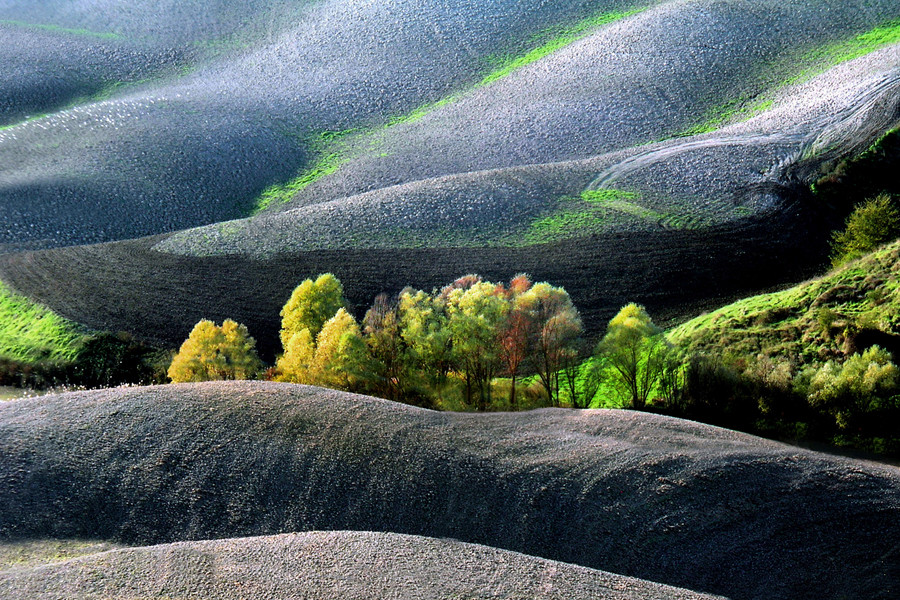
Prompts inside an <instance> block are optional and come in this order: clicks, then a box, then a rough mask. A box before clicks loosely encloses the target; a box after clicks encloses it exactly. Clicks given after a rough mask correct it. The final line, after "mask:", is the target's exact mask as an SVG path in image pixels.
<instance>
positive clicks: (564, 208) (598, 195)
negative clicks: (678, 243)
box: [518, 189, 680, 246]
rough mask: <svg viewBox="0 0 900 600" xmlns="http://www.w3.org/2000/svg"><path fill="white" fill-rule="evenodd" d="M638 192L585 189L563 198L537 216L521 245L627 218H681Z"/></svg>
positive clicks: (585, 231) (591, 230) (672, 220)
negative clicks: (644, 201) (658, 208)
mask: <svg viewBox="0 0 900 600" xmlns="http://www.w3.org/2000/svg"><path fill="white" fill-rule="evenodd" d="M640 199H641V195H640V194H639V193H637V192H633V191H628V190H618V189H602V190H585V191H584V192H582V193H581V195H580V196H579V197H578V198H571V197H565V198H562V199H560V201H559V203H558V204H557V206H556V209H555V210H554V211H552V212H550V213H549V214H546V215H543V216H541V217H538V218H537V219H534V220H533V221H532V222H531V224H530V225H529V227H528V229H527V231H526V232H525V235H524V236H523V238H522V241H523V243H522V244H518V245H526V246H527V245H532V244H544V243H548V242H556V241H560V240H563V239H567V238H573V237H578V236H584V235H589V234H592V233H597V232H599V231H600V230H601V229H603V228H604V227H607V226H609V225H610V224H613V223H616V222H617V221H620V220H621V219H622V215H624V216H625V218H629V217H632V218H636V219H638V220H641V221H651V222H657V223H661V222H663V221H665V222H667V223H678V222H680V221H679V220H678V219H677V218H676V217H674V216H673V215H667V214H663V213H660V212H657V211H655V210H652V209H649V208H646V207H644V206H642V205H640V204H638V203H637V201H638V200H640Z"/></svg>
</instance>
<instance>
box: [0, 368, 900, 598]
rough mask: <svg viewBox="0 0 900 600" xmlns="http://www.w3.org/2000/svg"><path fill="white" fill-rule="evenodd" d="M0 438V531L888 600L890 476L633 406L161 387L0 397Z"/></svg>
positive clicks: (896, 480)
mask: <svg viewBox="0 0 900 600" xmlns="http://www.w3.org/2000/svg"><path fill="white" fill-rule="evenodd" d="M0 451H2V455H3V456H4V457H5V458H4V460H3V461H2V463H0V468H2V472H0V481H3V482H4V485H3V486H2V488H0V495H2V496H0V497H2V502H0V533H2V535H3V536H4V537H6V538H7V539H10V538H11V539H15V538H32V539H41V538H63V539H66V538H73V537H75V538H87V539H105V540H117V541H120V542H126V543H155V542H171V541H178V540H194V539H204V538H211V537H234V536H244V535H264V534H273V533H279V532H285V531H303V530H323V529H326V530H327V529H352V530H362V531H365V530H375V531H389V532H395V533H408V534H413V535H425V536H431V537H451V538H455V539H459V540H462V541H466V542H473V543H482V544H487V545H491V546H495V547H499V548H504V549H509V550H514V551H518V552H524V553H527V554H531V555H536V556H542V557H545V558H548V559H552V560H561V561H563V562H570V563H575V564H580V565H583V566H587V567H591V568H598V569H603V570H608V571H611V572H615V573H619V574H624V575H629V576H633V577H639V578H642V579H648V580H651V581H658V582H661V583H666V584H669V585H676V586H679V587H686V588H689V589H694V590H703V591H708V592H713V593H719V594H724V595H726V596H729V597H733V598H841V597H853V596H859V595H864V596H866V597H872V598H890V597H893V596H894V595H895V594H896V591H897V590H896V584H897V582H898V581H900V573H898V571H897V563H896V561H893V560H892V559H891V552H892V551H893V547H894V540H895V538H896V535H897V533H898V532H896V531H894V528H896V527H897V524H898V523H900V519H898V518H897V516H898V511H900V476H898V474H897V470H896V468H891V467H881V466H876V465H874V464H867V463H862V462H856V461H851V460H847V459H841V458H835V457H828V456H825V455H821V454H815V453H811V452H807V451H803V450H798V449H796V448H792V447H789V446H784V445H781V444H777V443H774V442H767V441H764V440H761V439H758V438H754V437H751V436H747V435H743V434H738V433H733V432H729V431H727V430H723V429H717V428H714V427H709V426H705V425H699V424H696V423H691V422H688V421H680V420H677V419H671V418H665V417H660V416H654V415H650V414H646V413H635V412H627V411H589V412H579V411H565V410H558V409H556V410H542V411H536V412H530V413H517V414H516V413H513V414H489V415H473V414H452V413H436V412H430V411H426V410H422V409H417V408H413V407H410V406H406V405H400V404H394V403H390V402H387V401H380V400H375V399H371V398H366V397H363V396H353V395H349V394H344V393H340V392H334V391H327V390H321V389H316V388H310V387H303V386H292V385H287V384H265V383H234V382H232V383H219V384H199V385H179V386H164V387H154V388H134V389H117V390H108V391H94V392H83V393H74V394H65V395H61V396H55V397H44V398H40V399H34V400H19V401H14V402H10V403H7V404H4V405H2V407H0ZM261 508H262V510H261ZM823 557H827V558H823Z"/></svg>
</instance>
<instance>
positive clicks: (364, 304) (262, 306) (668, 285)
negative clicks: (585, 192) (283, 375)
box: [0, 202, 829, 360]
mask: <svg viewBox="0 0 900 600" xmlns="http://www.w3.org/2000/svg"><path fill="white" fill-rule="evenodd" d="M799 206H800V203H799V202H788V203H787V204H786V207H785V208H784V209H782V210H781V211H780V212H777V213H772V214H770V215H768V216H767V217H766V218H765V219H758V220H747V221H744V222H739V223H736V224H731V225H728V226H721V227H714V228H710V229H703V230H694V231H677V230H660V231H658V232H650V233H627V234H609V235H597V236H593V237H590V238H585V239H579V240H573V241H566V242H561V243H557V244H552V245H544V246H532V247H526V248H460V249H454V248H423V249H406V250H330V251H326V250H322V251H313V252H306V253H298V254H289V255H276V256H275V257H273V258H271V259H268V260H257V259H250V258H246V257H243V256H237V255H235V256H225V257H208V258H198V257H186V256H176V255H171V254H163V253H159V252H155V251H152V250H150V248H151V247H152V246H153V245H154V244H155V243H156V242H158V241H159V239H160V238H158V237H154V238H145V239H140V240H134V241H126V242H116V243H111V244H102V245H95V246H83V247H72V248H61V249H53V250H45V251H40V252H26V253H21V254H15V255H5V256H0V279H2V280H3V281H4V282H6V283H7V284H9V285H10V286H11V287H13V288H14V289H15V290H17V291H18V292H20V293H22V294H25V295H27V296H29V297H30V298H33V299H35V300H37V301H40V302H43V303H45V304H46V305H48V306H49V307H51V308H52V309H53V310H55V311H57V312H59V313H60V314H61V315H63V316H65V317H68V318H70V319H72V320H74V321H77V322H79V323H83V324H85V325H88V326H90V327H93V328H96V329H101V330H110V331H118V330H126V331H129V332H132V333H134V334H135V335H137V336H139V337H141V338H144V339H146V340H149V341H152V342H156V343H162V344H165V345H168V346H173V347H174V346H177V345H179V344H180V343H181V342H182V341H183V340H184V339H185V338H186V337H187V334H188V333H189V332H190V330H191V328H192V327H193V326H194V324H196V323H197V321H199V320H200V319H202V318H207V319H213V320H215V321H222V320H223V319H225V318H231V319H235V320H237V321H239V322H242V323H244V324H246V325H247V326H248V327H249V329H250V333H251V335H253V336H255V337H256V339H257V342H258V347H259V348H260V350H261V352H262V355H263V356H264V358H266V359H269V360H271V359H272V358H273V357H274V354H275V353H276V352H278V351H280V350H281V349H280V347H279V345H278V335H277V332H278V329H279V327H280V317H279V312H280V310H281V307H282V306H283V304H284V303H285V302H286V301H287V299H288V297H289V296H290V293H291V290H292V289H293V288H294V287H295V286H296V285H297V284H299V283H300V282H301V281H302V280H303V279H305V278H307V277H314V276H315V275H317V274H319V273H324V272H331V273H334V274H335V275H337V277H338V278H339V279H340V280H341V281H342V282H343V284H344V289H345V293H346V296H347V298H348V299H349V301H350V302H351V303H352V304H353V305H354V308H355V313H356V315H357V316H358V317H361V316H362V315H363V313H364V312H365V310H366V309H367V308H368V306H369V305H370V304H371V302H372V301H373V299H374V297H375V296H376V295H377V294H379V293H381V292H389V293H396V292H399V291H400V289H401V288H402V287H404V286H405V285H411V286H413V287H416V288H419V289H425V290H430V289H431V288H432V287H436V286H443V285H445V284H447V283H449V282H450V281H453V280H454V279H456V278H457V277H459V276H461V275H464V274H466V273H478V274H480V275H482V276H483V277H485V278H486V279H488V280H492V281H506V280H509V279H510V278H511V277H512V276H513V275H515V274H516V273H520V272H527V273H529V274H530V275H531V276H532V278H533V279H534V280H535V281H549V282H550V283H553V284H554V285H561V286H563V287H565V289H566V290H567V291H568V292H569V294H570V295H571V296H572V298H573V300H574V302H575V305H576V306H577V307H578V308H579V310H580V311H581V313H582V317H583V318H584V321H585V325H586V329H587V333H588V335H589V336H591V337H596V336H597V335H598V334H599V333H600V332H601V331H602V330H603V328H604V327H605V325H606V322H607V320H608V319H609V318H610V317H611V316H612V315H613V314H615V312H616V311H618V310H619V308H621V307H622V306H623V305H624V304H626V303H628V302H639V303H643V304H644V305H645V306H646V307H647V309H648V310H649V311H650V314H651V315H652V316H653V317H654V318H655V319H656V320H657V321H658V322H661V323H669V322H673V321H675V320H678V319H680V318H684V317H687V316H691V315H693V314H695V313H696V312H698V311H700V310H702V309H708V308H712V307H714V306H716V305H720V304H722V303H724V302H726V301H730V300H734V299H737V298H739V297H743V296H746V295H748V294H751V293H754V292H756V291H759V290H762V289H767V288H771V287H773V286H779V285H785V284H788V283H792V282H796V281H797V280H798V279H802V278H804V277H808V276H810V275H812V274H813V273H814V272H815V271H816V270H817V269H818V268H820V267H821V265H822V263H823V262H824V261H825V260H826V253H827V248H826V247H825V246H826V242H825V240H826V239H827V234H826V232H827V231H828V228H829V224H823V223H821V222H817V221H816V220H813V218H812V217H810V216H808V215H807V214H806V212H804V211H802V210H801V209H800V208H799Z"/></svg>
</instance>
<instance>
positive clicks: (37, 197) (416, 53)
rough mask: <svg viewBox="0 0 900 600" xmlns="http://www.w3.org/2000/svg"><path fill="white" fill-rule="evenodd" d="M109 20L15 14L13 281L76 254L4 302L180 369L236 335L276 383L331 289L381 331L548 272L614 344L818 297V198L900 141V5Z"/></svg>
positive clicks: (588, 6)
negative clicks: (280, 366)
mask: <svg viewBox="0 0 900 600" xmlns="http://www.w3.org/2000/svg"><path fill="white" fill-rule="evenodd" d="M108 8H109V10H108V11H106V12H104V13H103V14H104V15H105V16H103V17H97V16H96V14H94V11H92V10H89V9H87V8H85V7H84V6H82V5H78V4H76V5H72V4H68V3H58V2H57V3H44V4H41V5H39V6H31V5H28V6H26V5H24V4H22V3H4V4H2V5H0V28H2V29H3V31H4V32H9V34H10V37H9V38H8V39H11V40H14V43H10V44H7V45H5V47H4V49H2V50H0V52H5V53H7V55H8V56H9V64H10V65H12V67H11V69H10V75H9V77H11V78H13V79H10V80H9V81H11V82H12V81H16V82H19V83H16V84H13V83H9V85H4V86H2V89H4V90H6V92H4V93H7V95H8V98H7V99H5V100H3V107H2V109H3V110H5V112H2V113H0V114H2V115H6V116H5V117H2V118H3V119H5V121H4V122H5V123H8V125H7V126H6V127H5V128H4V129H3V130H0V165H3V166H2V171H0V203H2V204H3V206H4V207H5V209H6V215H7V219H6V223H7V226H6V227H5V228H4V229H3V230H0V251H6V252H11V251H14V250H22V249H37V248H50V250H47V251H44V252H39V253H36V254H30V253H23V254H17V255H4V256H0V279H2V281H3V282H4V284H5V285H6V286H8V287H9V288H10V289H11V290H13V291H15V292H18V293H20V294H23V295H24V296H27V297H30V298H32V299H33V300H36V301H39V302H42V303H44V304H46V305H47V306H48V307H49V308H51V309H53V310H54V311H56V312H57V313H58V314H60V315H61V316H63V317H66V318H68V319H70V320H73V321H75V322H77V323H79V324H81V325H84V326H87V327H89V328H95V329H108V330H114V331H115V330H125V331H130V332H132V333H134V334H136V335H138V336H140V337H142V338H144V339H149V340H151V341H155V342H159V343H163V344H165V345H175V344H177V343H179V342H180V341H181V340H182V339H183V338H184V336H185V335H186V332H187V331H188V330H189V329H190V327H191V326H192V325H193V324H194V323H196V322H197V321H198V320H200V319H201V318H215V319H218V320H221V319H223V318H226V317H228V318H235V319H238V320H239V321H242V322H245V323H247V324H248V325H249V326H250V329H251V333H252V334H253V335H255V336H256V337H257V338H258V339H259V341H260V346H261V347H262V348H263V349H264V351H265V352H266V353H267V354H268V355H269V356H271V354H272V353H274V352H275V351H276V350H277V348H276V345H275V338H274V335H273V334H274V331H275V329H277V327H278V317H277V309H278V308H280V306H281V305H282V303H283V302H284V301H285V300H286V298H287V295H288V294H289V292H290V290H291V289H292V288H293V286H295V285H296V284H297V282H298V281H300V280H302V279H304V278H306V277H309V276H314V275H316V274H317V273H320V272H325V271H331V272H334V273H336V274H337V275H338V276H339V277H340V278H341V279H342V281H344V284H345V288H346V290H347V294H348V297H349V298H350V300H351V301H352V302H353V303H354V304H356V305H357V306H358V307H360V308H361V307H364V306H367V305H368V304H369V303H370V302H371V300H372V298H373V297H374V296H375V295H376V294H378V293H380V292H396V291H398V290H399V289H400V288H402V287H403V286H405V285H412V286H415V287H418V288H426V289H427V288H429V287H431V286H433V285H442V284H443V283H445V282H446V281H449V280H452V279H454V278H456V277H458V276H460V275H462V274H464V273H466V272H472V271H477V272H480V273H482V274H483V275H485V276H487V277H490V278H492V279H496V280H506V279H509V278H510V277H511V276H512V275H514V274H515V273H517V272H521V271H529V272H530V273H531V274H532V275H533V276H534V277H535V278H536V279H547V280H550V281H552V282H553V283H555V284H557V285H562V286H564V287H565V288H566V289H567V290H569V291H570V293H571V294H572V296H573V298H574V299H575V301H576V303H577V304H578V306H579V307H580V308H581V309H582V311H583V312H584V313H585V320H586V323H587V327H588V331H589V332H590V333H592V334H593V333H595V332H597V331H598V330H599V329H600V328H601V327H602V325H603V323H604V322H605V320H606V319H607V318H609V316H611V313H612V312H614V311H615V310H617V309H618V308H619V307H620V306H621V305H622V304H624V303H625V302H628V301H638V302H642V303H644V304H646V305H647V306H648V308H650V309H651V310H652V311H654V314H655V315H657V318H658V319H659V320H662V321H666V320H667V319H670V318H673V317H683V316H687V315H689V314H691V313H692V312H695V311H696V310H697V309H698V308H701V307H702V308H709V307H712V306H714V305H716V304H719V303H721V302H723V301H726V300H733V299H736V298H737V297H740V296H742V295H747V294H749V293H753V292H757V291H759V290H763V289H768V288H771V287H773V286H778V285H783V284H785V283H788V282H792V281H796V280H797V279H799V278H803V277H806V276H808V275H811V274H812V273H813V272H814V271H815V270H816V269H818V268H819V266H820V265H821V263H822V261H823V259H824V256H825V254H826V253H827V249H826V248H825V244H824V239H825V238H826V237H827V236H826V232H827V231H829V230H830V229H831V228H833V227H834V225H835V222H836V217H835V215H834V214H833V213H831V212H829V211H827V210H826V211H823V210H822V206H821V205H819V204H817V203H816V202H815V201H814V200H812V199H811V198H810V197H809V194H808V192H807V189H808V184H809V183H811V182H812V181H813V180H814V179H815V177H816V176H817V172H818V168H819V166H820V165H822V164H823V163H826V162H828V161H830V160H833V159H836V158H839V157H841V156H843V155H846V154H853V153H854V152H856V151H859V150H861V149H863V148H865V147H867V146H868V145H869V144H870V143H871V142H872V141H873V140H874V139H876V138H877V137H878V136H879V135H880V134H881V133H882V132H884V131H886V130H887V129H890V128H891V127H893V126H895V125H896V124H897V118H898V112H897V111H898V106H897V93H896V92H897V88H898V85H900V71H898V64H900V60H898V52H900V50H898V45H897V43H898V41H900V27H898V25H897V23H898V19H900V9H898V7H897V5H896V3H895V2H891V1H888V0H878V1H875V2H861V1H860V2H855V1H854V2H837V1H828V0H816V1H815V2H764V3H759V2H752V3H751V2H745V1H741V0H727V1H725V2H707V1H705V0H704V1H702V2H686V1H681V0H670V1H665V2H659V3H653V4H626V3H620V2H609V1H588V0H584V1H577V2H576V1H569V2H555V3H544V2H537V1H533V0H520V1H516V2H513V1H512V0H506V1H500V2H489V3H479V4H478V5H477V6H476V5H474V4H471V3H467V2H451V3H443V4H440V3H431V2H428V3H419V2H401V3H370V4H367V5H365V6H362V7H361V6H359V5H358V4H356V3H349V2H347V1H346V0H328V1H322V2H315V3H305V2H303V3H290V2H275V1H271V2H255V3H249V4H247V3H243V4H241V5H240V7H237V6H236V5H233V4H231V3H214V4H208V3H183V4H181V5H179V9H178V10H179V12H178V13H177V14H176V15H175V16H174V17H167V18H163V17H162V16H161V15H162V14H163V12H161V11H162V10H163V9H161V8H158V7H157V5H156V4H151V3H142V2H138V3H133V2H131V3H118V2H117V3H112V2H111V3H110V5H109V7H108ZM166 14H168V13H166ZM212 22H215V23H216V25H215V26H207V25H208V24H209V23H212ZM398 23H399V24H401V25H402V26H399V27H398V26H397V24H398ZM787 32H789V33H787ZM56 40H59V43H56ZM51 42H52V43H51ZM86 54H91V56H92V58H91V60H85V61H82V60H81V58H80V57H82V56H85V55H86ZM76 61H77V62H78V63H79V64H80V65H82V66H81V67H79V68H77V69H75V68H69V66H72V65H73V64H74V62H76ZM34 64H40V65H46V69H45V68H44V67H41V69H35V68H33V67H32V65H34ZM48 72H49V73H52V74H54V75H53V76H50V75H48V74H47V73H48ZM56 73H59V75H56ZM40 111H43V113H46V114H43V116H42V113H40ZM36 112H37V113H39V114H32V113H36ZM26 115H27V116H29V117H30V118H26ZM35 117H37V118H35ZM250 215H256V216H252V217H250ZM238 217H249V218H242V219H237V218H238ZM233 219H237V220H233ZM837 219H839V217H837ZM204 224H209V225H208V226H205V227H200V228H199V229H187V230H184V229H185V228H190V227H192V226H196V225H204ZM178 230H182V231H178ZM148 234H162V235H163V236H165V237H148V238H142V239H138V240H136V241H134V240H131V239H129V238H136V237H139V236H144V235H148ZM126 239H127V241H124V240H126ZM110 240H119V242H118V243H111V244H107V245H100V246H94V247H88V248H84V247H77V248H55V247H58V246H68V245H78V244H86V243H93V242H105V241H110ZM373 249H375V250H378V251H377V252H373ZM786 257H789V259H788V260H786ZM683 265H691V267H692V268H691V273H689V274H685V273H684V269H683V268H681V267H682V266H683ZM60 280H65V281H66V282H67V285H66V286H64V287H63V288H60V286H58V285H57V282H58V281H60Z"/></svg>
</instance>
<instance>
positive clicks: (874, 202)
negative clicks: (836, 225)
mask: <svg viewBox="0 0 900 600" xmlns="http://www.w3.org/2000/svg"><path fill="white" fill-rule="evenodd" d="M897 237H900V211H898V210H897V206H896V204H895V202H894V200H893V199H892V198H891V197H890V196H889V195H887V194H879V195H878V196H877V197H875V198H872V199H870V200H867V201H866V202H864V203H863V204H860V205H859V206H857V207H856V208H855V209H854V211H853V212H852V213H850V216H849V217H847V221H846V226H845V228H844V229H843V230H842V231H836V232H835V233H834V236H833V239H832V251H833V254H832V257H831V263H832V264H833V265H834V266H838V265H841V264H842V263H844V262H847V261H848V260H851V259H853V258H859V257H860V256H862V255H863V254H866V253H867V252H871V251H872V250H875V249H876V248H877V247H878V246H880V245H882V244H885V243H887V242H890V241H892V240H894V239H896V238H897Z"/></svg>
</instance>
